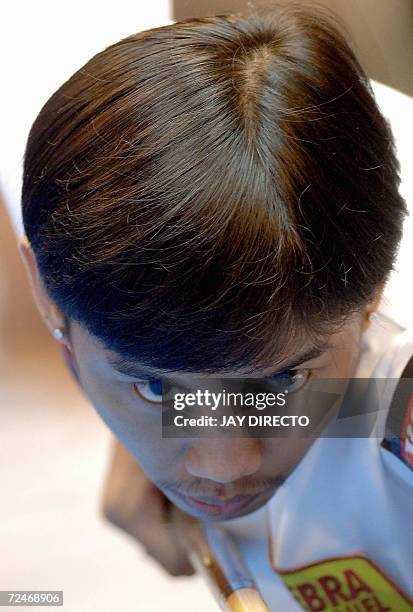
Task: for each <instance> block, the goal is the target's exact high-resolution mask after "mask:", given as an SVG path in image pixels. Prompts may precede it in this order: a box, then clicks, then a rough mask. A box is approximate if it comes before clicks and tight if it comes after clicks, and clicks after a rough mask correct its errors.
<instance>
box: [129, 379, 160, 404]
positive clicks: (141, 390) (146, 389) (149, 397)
mask: <svg viewBox="0 0 413 612" xmlns="http://www.w3.org/2000/svg"><path fill="white" fill-rule="evenodd" d="M132 389H133V391H134V393H135V394H136V395H137V396H138V397H139V399H142V400H144V401H145V402H149V403H151V404H161V403H162V381H161V380H147V381H141V382H136V383H133V385H132Z"/></svg>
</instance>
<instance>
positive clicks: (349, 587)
mask: <svg viewBox="0 0 413 612" xmlns="http://www.w3.org/2000/svg"><path fill="white" fill-rule="evenodd" d="M277 573H278V574H279V575H280V577H281V578H282V580H283V581H284V583H285V584H286V586H287V587H288V589H289V590H290V592H291V594H292V595H293V596H294V597H295V599H296V600H297V602H298V603H299V604H300V605H301V607H302V608H303V609H304V610H309V611H310V612H315V611H317V612H318V611H322V610H324V611H325V612H329V611H330V610H331V611H333V610H334V612H390V611H391V612H412V611H413V601H411V600H410V599H409V598H408V597H406V596H405V595H403V593H402V591H401V590H400V589H399V588H398V587H397V586H396V585H395V584H394V583H393V582H392V581H391V580H390V579H389V578H387V577H386V576H385V575H384V574H383V572H382V571H381V570H379V568H378V567H377V566H376V565H374V564H373V563H372V562H371V561H370V560H369V559H367V558H365V557H357V556H355V557H344V558H342V557H340V558H336V559H328V560H326V561H321V562H320V563H313V564H311V565H307V566H305V567H302V568H299V569H297V570H295V571H290V572H280V571H279V570H277Z"/></svg>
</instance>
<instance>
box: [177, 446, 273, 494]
mask: <svg viewBox="0 0 413 612" xmlns="http://www.w3.org/2000/svg"><path fill="white" fill-rule="evenodd" d="M261 456H262V451H261V446H260V444H259V440H257V439H253V438H225V439H222V438H220V439H211V438H199V439H197V440H196V442H194V443H193V444H192V446H191V447H190V448H189V449H188V450H187V451H186V454H185V467H186V470H187V471H188V472H189V473H190V474H191V475H192V476H196V477H198V478H206V479H208V480H214V481H215V482H219V483H221V484H226V483H230V482H233V481H234V480H238V479H239V478H242V477H245V476H251V475H252V474H254V473H255V472H257V471H258V469H259V467H260V465H261Z"/></svg>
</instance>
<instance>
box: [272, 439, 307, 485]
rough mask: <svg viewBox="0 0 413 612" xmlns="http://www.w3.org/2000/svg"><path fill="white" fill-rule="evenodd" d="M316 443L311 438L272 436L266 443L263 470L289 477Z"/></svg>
mask: <svg viewBox="0 0 413 612" xmlns="http://www.w3.org/2000/svg"><path fill="white" fill-rule="evenodd" d="M313 443H314V439H311V438H296V439H287V438H272V439H270V440H269V439H267V440H266V443H265V445H264V448H265V451H264V461H263V466H262V467H263V471H264V472H265V473H269V474H274V473H277V474H282V475H283V476H284V477H287V476H288V475H289V474H291V472H292V471H293V470H294V469H295V468H296V467H297V465H298V464H299V463H300V461H301V459H303V457H304V455H305V454H306V453H307V451H308V450H309V448H310V447H311V446H312V444H313Z"/></svg>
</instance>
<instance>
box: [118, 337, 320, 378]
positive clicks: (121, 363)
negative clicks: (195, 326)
mask: <svg viewBox="0 0 413 612" xmlns="http://www.w3.org/2000/svg"><path fill="white" fill-rule="evenodd" d="M329 348H331V346H330V344H328V343H324V344H321V345H318V346H313V347H310V348H309V349H307V350H306V351H304V352H303V353H301V354H300V355H297V357H295V358H294V359H292V360H291V361H289V362H288V363H286V364H285V365H284V366H283V367H282V368H281V369H280V368H278V369H277V370H274V371H273V372H270V373H269V374H266V376H263V377H260V378H272V377H274V376H277V375H279V374H282V373H283V372H288V370H293V369H295V368H297V367H298V366H300V365H301V364H303V363H305V362H306V361H310V360H311V359H316V358H317V357H319V356H320V355H322V354H323V353H324V352H325V351H326V350H327V349H329ZM107 363H108V365H109V366H110V367H111V368H113V369H114V370H115V371H116V372H117V373H119V374H123V375H125V376H130V377H131V378H137V379H139V380H145V381H146V380H153V379H155V380H158V379H162V378H163V379H165V380H173V379H172V378H168V376H167V374H168V372H167V371H162V370H152V369H150V368H146V367H145V366H144V365H139V364H137V363H136V361H133V360H130V359H129V358H127V357H122V356H121V355H117V354H116V355H108V356H107Z"/></svg>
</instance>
